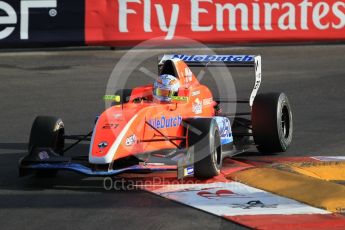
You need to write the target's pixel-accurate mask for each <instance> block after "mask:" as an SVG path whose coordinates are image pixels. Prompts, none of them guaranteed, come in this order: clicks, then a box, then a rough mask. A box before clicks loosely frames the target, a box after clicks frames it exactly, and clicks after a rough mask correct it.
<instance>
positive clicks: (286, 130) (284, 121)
mask: <svg viewBox="0 0 345 230" xmlns="http://www.w3.org/2000/svg"><path fill="white" fill-rule="evenodd" d="M281 129H282V132H283V136H284V138H288V137H289V136H290V113H289V109H288V107H287V106H284V107H283V109H282V115H281Z"/></svg>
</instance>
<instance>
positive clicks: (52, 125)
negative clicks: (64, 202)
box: [29, 116, 65, 177]
mask: <svg viewBox="0 0 345 230" xmlns="http://www.w3.org/2000/svg"><path fill="white" fill-rule="evenodd" d="M64 134H65V129H64V124H63V122H62V120H61V119H60V118H56V117H49V116H38V117H36V119H35V121H34V123H33V124H32V128H31V133H30V140H29V153H30V152H31V151H32V150H33V149H34V148H51V149H52V150H53V151H54V152H55V153H57V154H59V155H61V156H62V155H63V149H64V145H65V139H64ZM56 173H57V170H52V169H46V170H39V171H37V172H36V174H37V175H38V176H45V177H46V176H55V175H56Z"/></svg>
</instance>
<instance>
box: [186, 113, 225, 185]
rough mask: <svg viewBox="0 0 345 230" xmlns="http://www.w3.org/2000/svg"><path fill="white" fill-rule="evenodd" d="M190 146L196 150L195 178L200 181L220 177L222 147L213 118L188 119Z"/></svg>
mask: <svg viewBox="0 0 345 230" xmlns="http://www.w3.org/2000/svg"><path fill="white" fill-rule="evenodd" d="M187 123H188V144H189V146H190V147H191V148H192V149H193V150H194V176H195V177H196V178H200V179H206V178H211V177H214V176H217V175H219V173H220V169H221V166H222V146H221V142H220V134H219V128H218V125H217V122H216V121H215V120H214V119H212V118H195V119H188V121H187Z"/></svg>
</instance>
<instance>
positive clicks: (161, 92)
mask: <svg viewBox="0 0 345 230" xmlns="http://www.w3.org/2000/svg"><path fill="white" fill-rule="evenodd" d="M155 94H156V96H159V97H172V96H173V95H174V91H172V90H170V89H159V88H157V89H156V92H155Z"/></svg>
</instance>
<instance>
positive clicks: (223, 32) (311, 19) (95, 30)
mask: <svg viewBox="0 0 345 230" xmlns="http://www.w3.org/2000/svg"><path fill="white" fill-rule="evenodd" d="M0 12H1V14H0V47H33V46H71V45H102V46H103V45H104V46H123V45H125V46H131V45H135V44H137V43H139V42H142V41H145V40H148V39H152V38H157V37H160V40H161V41H165V42H167V43H169V42H171V41H172V42H175V41H177V40H179V39H180V38H181V37H187V38H189V39H193V40H198V41H200V42H203V43H216V44H217V43H218V44H227V43H243V42H301V41H344V40H345V2H344V1H343V0H323V1H316V0H290V1H278V0H262V1H254V0H239V1H229V0H112V1H109V0H73V1H71V0H16V1H14V0H0ZM169 44H170V43H169Z"/></svg>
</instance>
